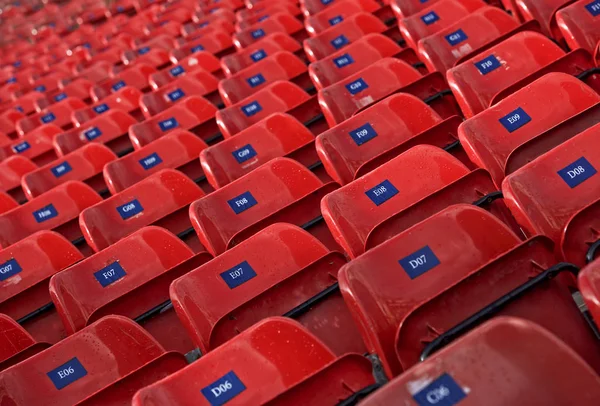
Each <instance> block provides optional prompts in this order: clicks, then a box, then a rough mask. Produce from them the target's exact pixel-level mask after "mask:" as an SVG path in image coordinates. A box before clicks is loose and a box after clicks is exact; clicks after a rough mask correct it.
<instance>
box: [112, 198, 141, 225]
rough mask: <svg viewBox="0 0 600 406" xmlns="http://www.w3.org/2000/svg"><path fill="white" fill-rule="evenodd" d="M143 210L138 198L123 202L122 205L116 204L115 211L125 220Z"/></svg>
mask: <svg viewBox="0 0 600 406" xmlns="http://www.w3.org/2000/svg"><path fill="white" fill-rule="evenodd" d="M143 211H144V208H143V207H142V205H141V203H140V202H139V201H138V199H133V200H132V201H130V202H129V203H125V204H124V205H122V206H117V212H118V213H119V214H120V215H121V218H122V219H123V220H127V219H128V218H131V217H133V216H135V215H136V214H139V213H141V212H143Z"/></svg>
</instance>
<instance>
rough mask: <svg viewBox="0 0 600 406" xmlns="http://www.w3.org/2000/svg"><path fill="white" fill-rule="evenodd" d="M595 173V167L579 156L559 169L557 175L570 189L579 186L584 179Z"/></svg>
mask: <svg viewBox="0 0 600 406" xmlns="http://www.w3.org/2000/svg"><path fill="white" fill-rule="evenodd" d="M596 173H597V171H596V168H594V167H593V166H592V164H591V163H590V162H589V161H588V160H587V159H585V157H581V158H579V159H578V160H576V161H575V162H573V163H572V164H570V165H567V166H566V167H564V168H563V169H561V170H560V171H558V175H559V176H560V177H561V178H562V179H563V180H564V181H565V183H566V184H567V185H569V187H570V188H571V189H573V188H574V187H576V186H579V185H580V184H582V183H583V182H584V181H586V180H588V179H589V178H591V177H592V176H594V175H595V174H596Z"/></svg>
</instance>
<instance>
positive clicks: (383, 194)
mask: <svg viewBox="0 0 600 406" xmlns="http://www.w3.org/2000/svg"><path fill="white" fill-rule="evenodd" d="M365 194H366V195H367V197H368V198H369V199H371V201H372V202H373V203H375V205H376V206H380V205H382V204H383V203H385V202H387V201H388V200H390V199H391V198H392V197H394V196H396V195H397V194H398V189H396V187H395V186H394V185H392V183H391V182H390V181H389V180H387V179H386V180H384V181H383V182H381V183H380V184H379V185H377V186H375V187H373V188H371V189H369V190H367V191H366V192H365Z"/></svg>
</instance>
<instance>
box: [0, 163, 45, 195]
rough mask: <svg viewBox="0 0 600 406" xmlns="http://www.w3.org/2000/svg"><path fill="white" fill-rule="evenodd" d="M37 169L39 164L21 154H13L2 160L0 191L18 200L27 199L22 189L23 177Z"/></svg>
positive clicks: (0, 164)
mask: <svg viewBox="0 0 600 406" xmlns="http://www.w3.org/2000/svg"><path fill="white" fill-rule="evenodd" d="M36 169H37V165H36V164H34V163H33V162H31V160H30V159H27V158H25V157H24V156H21V155H15V156H11V157H9V158H6V159H5V160H3V161H1V162H0V191H2V192H5V193H7V194H8V195H10V196H11V197H12V198H13V199H15V200H16V201H17V202H24V201H25V194H24V192H23V190H22V189H21V177H23V175H25V174H27V173H29V172H32V171H34V170H36Z"/></svg>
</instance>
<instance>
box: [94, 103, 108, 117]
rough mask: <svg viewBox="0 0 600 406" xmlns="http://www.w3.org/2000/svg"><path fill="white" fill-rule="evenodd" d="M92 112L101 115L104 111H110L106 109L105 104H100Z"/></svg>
mask: <svg viewBox="0 0 600 406" xmlns="http://www.w3.org/2000/svg"><path fill="white" fill-rule="evenodd" d="M93 110H94V111H95V112H96V114H102V113H104V112H105V111H108V110H110V107H108V105H107V104H106V103H102V104H99V105H97V106H96V107H94V108H93Z"/></svg>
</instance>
